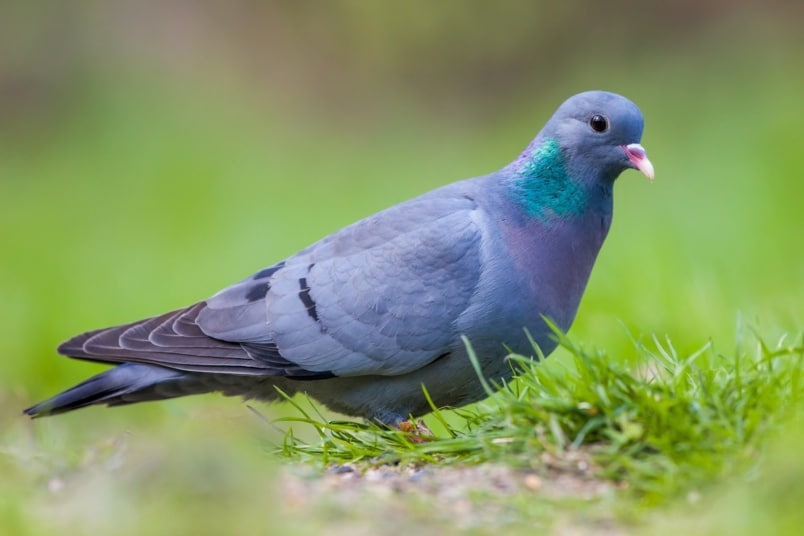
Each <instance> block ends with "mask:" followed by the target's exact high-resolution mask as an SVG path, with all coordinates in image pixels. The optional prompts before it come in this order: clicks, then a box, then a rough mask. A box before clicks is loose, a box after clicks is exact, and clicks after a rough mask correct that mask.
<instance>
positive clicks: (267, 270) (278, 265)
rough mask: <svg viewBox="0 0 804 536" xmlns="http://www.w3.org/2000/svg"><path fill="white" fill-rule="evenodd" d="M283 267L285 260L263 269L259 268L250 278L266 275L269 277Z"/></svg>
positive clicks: (259, 277) (264, 276) (260, 277)
mask: <svg viewBox="0 0 804 536" xmlns="http://www.w3.org/2000/svg"><path fill="white" fill-rule="evenodd" d="M284 267H285V261H282V262H278V263H276V264H274V265H273V266H271V267H269V268H265V269H264V270H260V271H259V272H257V273H256V274H254V275H253V276H252V277H251V279H265V278H266V277H271V276H272V275H274V274H275V273H276V272H278V271H279V270H281V269H282V268H284Z"/></svg>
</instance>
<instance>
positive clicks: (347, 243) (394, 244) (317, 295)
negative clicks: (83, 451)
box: [24, 91, 654, 426]
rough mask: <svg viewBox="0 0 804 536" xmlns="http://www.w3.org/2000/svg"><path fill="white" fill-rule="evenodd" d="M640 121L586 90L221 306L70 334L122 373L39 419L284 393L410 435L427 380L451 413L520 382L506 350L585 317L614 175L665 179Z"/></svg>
mask: <svg viewBox="0 0 804 536" xmlns="http://www.w3.org/2000/svg"><path fill="white" fill-rule="evenodd" d="M643 124H644V123H643V117H642V113H641V112H640V110H639V108H638V107H637V106H636V105H635V104H634V103H633V102H631V101H630V100H628V99H626V98H625V97H622V96H620V95H617V94H614V93H609V92H604V91H588V92H584V93H580V94H578V95H575V96H572V97H570V98H569V99H567V100H566V101H565V102H564V103H563V104H561V105H560V106H559V107H558V109H557V110H556V112H555V113H554V115H553V116H552V117H551V118H550V120H549V121H548V122H547V123H546V124H545V126H544V128H543V129H542V130H541V132H539V134H538V135H537V136H536V138H535V139H533V140H532V141H531V142H530V144H529V145H528V146H527V147H526V148H525V150H524V151H523V152H522V153H521V154H519V156H518V157H517V158H516V159H515V160H514V161H513V162H511V163H510V164H508V165H506V166H505V167H503V168H502V169H500V170H498V171H495V172H493V173H491V174H488V175H485V176H480V177H476V178H472V179H467V180H462V181H459V182H454V183H452V184H448V185H446V186H442V187H440V188H438V189H435V190H433V191H430V192H428V193H425V194H423V195H421V196H419V197H416V198H413V199H411V200H409V201H406V202H403V203H401V204H398V205H395V206H392V207H390V208H388V209H385V210H383V211H381V212H378V213H377V214H374V215H372V216H369V217H367V218H365V219H363V220H360V221H358V222H357V223H354V224H352V225H349V226H347V227H345V228H343V229H341V230H339V231H337V232H335V233H333V234H331V235H329V236H327V237H325V238H323V239H321V240H320V241H318V242H316V243H314V244H312V245H311V246H309V247H307V248H306V249H303V250H301V251H299V252H298V253H296V254H295V255H293V256H291V257H289V258H287V259H285V260H283V261H281V262H278V263H276V264H274V265H272V266H270V267H268V268H265V269H263V270H260V271H259V272H257V273H255V274H253V275H251V276H249V277H247V278H246V279H244V280H242V281H240V282H238V283H235V284H233V285H231V286H229V287H226V288H224V289H223V290H221V291H220V292H218V293H217V294H215V295H213V296H212V297H211V298H209V299H206V300H203V301H200V302H198V303H195V304H193V305H190V306H188V307H185V308H182V309H178V310H175V311H172V312H168V313H165V314H162V315H159V316H155V317H152V318H147V319H145V320H140V321H137V322H133V323H131V324H126V325H121V326H116V327H110V328H104V329H98V330H94V331H89V332H86V333H83V334H81V335H77V336H75V337H73V338H72V339H69V340H68V341H66V342H64V343H63V344H61V346H59V348H58V352H59V353H60V354H63V355H65V356H69V357H72V358H77V359H84V360H89V361H94V362H99V363H104V364H108V365H113V367H112V368H110V369H107V370H105V371H104V372H102V373H100V374H98V375H96V376H93V377H91V378H89V379H88V380H86V381H84V382H83V383H80V384H78V385H76V386H75V387H72V388H71V389H68V390H67V391H64V392H62V393H61V394H58V395H56V396H54V397H53V398H51V399H49V400H46V401H44V402H41V403H39V404H36V405H34V406H32V407H30V408H28V409H26V410H25V411H24V412H25V413H26V414H27V415H29V416H31V417H39V416H45V415H55V414H59V413H64V412H67V411H71V410H74V409H78V408H83V407H86V406H90V405H94V404H105V405H107V406H118V405H123V404H132V403H136V402H144V401H152V400H163V399H168V398H173V397H179V396H185V395H193V394H201V393H207V392H220V393H222V394H224V395H228V396H232V395H239V396H242V397H244V398H246V399H259V400H264V401H272V400H281V399H282V396H283V395H281V394H280V391H281V392H282V393H284V394H286V395H293V394H295V393H306V394H307V395H308V396H310V397H312V398H313V399H315V400H317V401H319V402H320V403H322V404H323V405H325V406H327V407H328V408H330V409H331V410H333V411H335V412H338V413H341V414H344V415H348V416H353V417H362V418H365V419H368V420H372V421H378V422H381V423H384V424H387V425H391V426H398V425H400V423H408V422H410V421H408V419H411V418H417V417H419V416H422V415H424V414H426V413H429V412H430V411H431V409H432V406H431V404H430V403H429V402H428V400H427V398H426V396H425V394H424V392H423V387H424V388H426V390H427V392H428V393H429V395H430V397H431V398H432V401H433V403H435V404H436V405H437V406H439V407H458V406H462V405H465V404H468V403H471V402H475V401H477V400H480V399H482V398H484V397H485V396H486V395H487V393H486V390H485V389H484V387H483V382H482V381H481V379H482V377H485V378H486V379H487V380H494V381H503V380H507V379H509V378H510V377H511V376H512V375H513V370H514V369H513V368H512V366H511V363H510V360H509V359H507V357H508V356H509V355H511V354H520V355H526V356H528V355H531V356H532V355H534V354H536V357H538V356H539V355H542V356H546V355H548V354H550V353H551V352H552V351H553V350H554V349H555V347H556V344H557V343H556V341H555V337H554V333H553V332H552V328H551V327H550V324H551V323H552V324H554V325H555V326H557V327H558V328H559V329H560V330H562V331H567V330H568V329H569V327H570V325H571V324H572V322H573V320H574V317H575V314H576V311H577V309H578V305H579V302H580V300H581V296H582V294H583V291H584V289H585V287H586V283H587V281H588V278H589V274H590V272H591V270H592V266H593V264H594V262H595V258H596V257H597V254H598V252H599V250H600V248H601V245H602V244H603V241H604V239H605V237H606V235H607V233H608V230H609V226H610V224H611V218H612V190H613V186H614V181H615V179H616V178H617V177H618V176H619V175H620V173H621V172H622V171H624V170H626V169H629V168H631V169H637V170H639V171H641V172H642V173H643V174H644V175H646V176H647V177H648V178H649V179H651V180H652V179H653V175H654V171H653V165H652V164H651V162H650V160H649V159H648V158H647V155H646V152H645V150H644V149H643V147H642V146H641V145H640V141H641V136H642V130H643ZM467 343H468V344H469V345H470V346H471V349H472V351H473V352H474V353H475V355H476V356H477V368H476V367H475V366H474V365H473V363H472V361H471V359H470V356H469V350H468V349H467ZM534 343H535V345H534ZM535 347H538V349H539V352H536V351H535V350H534V348H535Z"/></svg>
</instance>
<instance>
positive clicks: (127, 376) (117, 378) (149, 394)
mask: <svg viewBox="0 0 804 536" xmlns="http://www.w3.org/2000/svg"><path fill="white" fill-rule="evenodd" d="M211 390H212V389H211V388H210V387H209V386H206V385H204V383H203V382H201V381H200V380H199V378H198V376H196V375H194V374H193V373H189V372H183V371H179V370H172V369H168V368H164V367H159V366H156V365H144V364H139V363H125V364H122V365H118V366H116V367H114V368H112V369H109V370H107V371H105V372H102V373H100V374H98V375H96V376H93V377H91V378H89V379H88V380H86V381H84V382H82V383H79V384H78V385H76V386H75V387H72V388H70V389H68V390H66V391H64V392H63V393H59V394H57V395H56V396H54V397H53V398H50V399H48V400H45V401H44V402H40V403H39V404H36V405H35V406H31V407H30V408H28V409H26V410H25V411H24V413H25V414H26V415H29V416H30V417H44V416H47V415H58V414H59V413H65V412H68V411H72V410H74V409H79V408H83V407H86V406H92V405H94V404H106V405H107V406H120V405H123V404H133V403H135V402H145V401H149V400H163V399H165V398H175V397H178V396H185V395H191V394H200V393H206V392H209V391H211Z"/></svg>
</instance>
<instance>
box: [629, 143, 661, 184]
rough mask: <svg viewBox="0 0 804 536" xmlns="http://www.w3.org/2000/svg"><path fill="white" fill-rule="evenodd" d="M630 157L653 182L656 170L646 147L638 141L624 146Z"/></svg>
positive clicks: (637, 167)
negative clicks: (649, 158)
mask: <svg viewBox="0 0 804 536" xmlns="http://www.w3.org/2000/svg"><path fill="white" fill-rule="evenodd" d="M623 149H625V153H626V154H627V155H628V159H629V160H630V161H631V163H632V164H633V165H634V167H635V168H636V169H638V170H639V171H641V172H642V174H643V175H645V176H646V177H647V178H648V179H649V180H650V181H651V182H653V177H654V171H653V164H652V163H651V161H650V160H648V155H647V153H646V152H645V149H644V148H643V147H642V146H641V145H640V144H638V143H632V144H630V145H626V146H625V147H623Z"/></svg>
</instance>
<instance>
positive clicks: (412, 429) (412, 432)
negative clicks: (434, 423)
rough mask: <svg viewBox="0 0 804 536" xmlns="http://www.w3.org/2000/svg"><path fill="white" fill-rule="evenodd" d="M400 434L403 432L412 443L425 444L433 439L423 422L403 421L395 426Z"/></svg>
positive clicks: (431, 433)
mask: <svg viewBox="0 0 804 536" xmlns="http://www.w3.org/2000/svg"><path fill="white" fill-rule="evenodd" d="M396 428H397V429H398V430H399V431H400V432H405V433H406V434H408V435H409V436H410V440H411V441H413V442H414V443H426V442H427V441H429V440H430V439H431V438H432V437H433V432H432V431H431V430H430V429H429V428H428V427H427V425H426V424H424V421H423V420H421V419H419V420H409V419H405V420H404V421H401V422H400V423H399V424H397V425H396Z"/></svg>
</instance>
